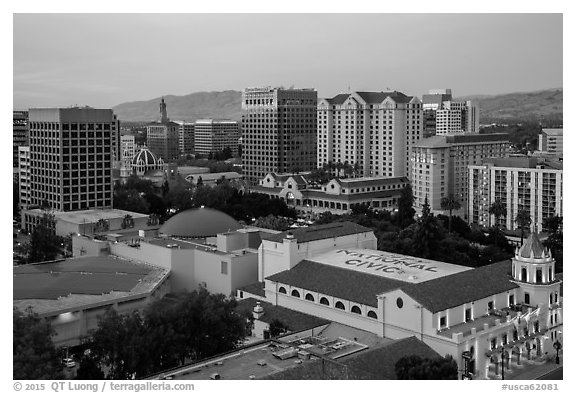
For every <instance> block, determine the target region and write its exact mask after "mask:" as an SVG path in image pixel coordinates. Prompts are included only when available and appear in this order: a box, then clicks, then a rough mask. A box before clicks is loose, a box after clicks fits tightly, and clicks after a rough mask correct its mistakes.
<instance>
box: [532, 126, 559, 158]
mask: <svg viewBox="0 0 576 393" xmlns="http://www.w3.org/2000/svg"><path fill="white" fill-rule="evenodd" d="M538 150H540V151H541V152H545V153H550V154H556V155H559V156H562V154H563V153H564V129H562V128H543V129H542V132H541V133H540V134H539V135H538Z"/></svg>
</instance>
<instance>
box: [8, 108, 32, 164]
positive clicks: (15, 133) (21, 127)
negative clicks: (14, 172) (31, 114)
mask: <svg viewBox="0 0 576 393" xmlns="http://www.w3.org/2000/svg"><path fill="white" fill-rule="evenodd" d="M12 124H13V126H12V154H13V157H12V167H14V168H17V167H18V165H19V159H18V157H19V154H18V148H19V147H20V146H28V143H29V142H28V133H29V131H28V111H13V112H12Z"/></svg>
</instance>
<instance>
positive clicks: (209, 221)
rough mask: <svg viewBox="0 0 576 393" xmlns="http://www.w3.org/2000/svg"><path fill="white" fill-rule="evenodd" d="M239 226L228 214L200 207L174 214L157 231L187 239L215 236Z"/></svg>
mask: <svg viewBox="0 0 576 393" xmlns="http://www.w3.org/2000/svg"><path fill="white" fill-rule="evenodd" d="M241 228H242V225H241V224H240V223H239V222H238V221H236V220H235V219H233V218H232V217H230V216H229V215H228V214H226V213H223V212H221V211H219V210H215V209H210V208H207V207H201V208H196V209H189V210H185V211H183V212H180V213H178V214H176V215H175V216H174V217H172V218H170V219H169V220H168V221H166V222H165V223H164V225H162V227H161V228H160V230H159V232H160V234H162V235H164V236H169V237H178V238H185V239H189V238H204V237H215V236H216V235H218V234H219V233H225V232H232V231H236V230H237V229H241Z"/></svg>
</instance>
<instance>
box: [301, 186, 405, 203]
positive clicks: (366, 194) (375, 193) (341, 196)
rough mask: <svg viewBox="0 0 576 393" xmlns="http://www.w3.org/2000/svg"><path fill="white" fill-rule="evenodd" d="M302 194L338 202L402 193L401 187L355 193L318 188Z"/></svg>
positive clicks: (304, 191) (386, 196)
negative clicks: (332, 191)
mask: <svg viewBox="0 0 576 393" xmlns="http://www.w3.org/2000/svg"><path fill="white" fill-rule="evenodd" d="M300 192H301V193H302V195H303V196H304V197H307V198H318V199H327V200H332V201H338V202H354V201H357V200H364V199H368V198H372V199H375V198H389V197H392V196H399V195H400V194H401V193H402V189H401V188H396V189H393V190H381V191H370V192H355V193H354V194H337V195H336V194H328V193H326V192H324V191H318V190H300Z"/></svg>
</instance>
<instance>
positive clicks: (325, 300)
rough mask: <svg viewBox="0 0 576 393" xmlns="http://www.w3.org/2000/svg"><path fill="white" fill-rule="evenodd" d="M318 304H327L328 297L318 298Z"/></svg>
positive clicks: (328, 303)
mask: <svg viewBox="0 0 576 393" xmlns="http://www.w3.org/2000/svg"><path fill="white" fill-rule="evenodd" d="M320 304H323V305H325V306H329V305H330V302H329V301H328V299H326V298H325V297H321V298H320Z"/></svg>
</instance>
